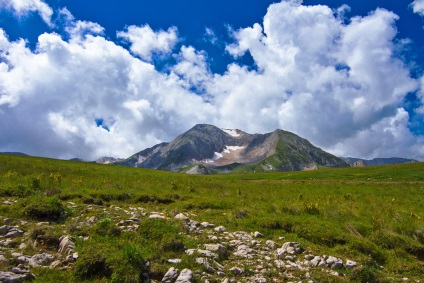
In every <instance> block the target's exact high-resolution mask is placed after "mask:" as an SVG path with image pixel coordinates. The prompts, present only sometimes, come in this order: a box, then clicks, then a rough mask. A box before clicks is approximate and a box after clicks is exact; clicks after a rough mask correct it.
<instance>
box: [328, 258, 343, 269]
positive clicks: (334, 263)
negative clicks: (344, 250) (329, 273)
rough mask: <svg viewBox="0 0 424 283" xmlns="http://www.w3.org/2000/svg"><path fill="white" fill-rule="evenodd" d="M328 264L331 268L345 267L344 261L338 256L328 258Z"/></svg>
mask: <svg viewBox="0 0 424 283" xmlns="http://www.w3.org/2000/svg"><path fill="white" fill-rule="evenodd" d="M326 263H327V266H328V267H330V268H331V269H340V268H342V267H343V261H342V260H341V259H339V258H337V257H333V256H329V257H328V259H327V260H326Z"/></svg>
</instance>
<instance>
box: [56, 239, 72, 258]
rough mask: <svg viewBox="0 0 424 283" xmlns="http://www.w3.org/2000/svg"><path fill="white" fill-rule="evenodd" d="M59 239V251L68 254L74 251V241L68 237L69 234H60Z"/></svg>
mask: <svg viewBox="0 0 424 283" xmlns="http://www.w3.org/2000/svg"><path fill="white" fill-rule="evenodd" d="M59 241H60V243H59V250H58V252H59V253H62V254H68V255H69V254H71V253H72V252H73V251H74V249H75V243H74V242H73V241H72V240H71V239H70V238H69V236H62V237H60V239H59Z"/></svg>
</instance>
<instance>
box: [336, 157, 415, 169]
mask: <svg viewBox="0 0 424 283" xmlns="http://www.w3.org/2000/svg"><path fill="white" fill-rule="evenodd" d="M343 159H344V160H345V161H347V162H349V163H350V164H352V165H353V166H354V167H363V166H380V165H390V164H402V163H412V162H418V161H417V160H414V159H406V158H400V157H391V158H374V159H371V160H367V159H361V158H354V157H343Z"/></svg>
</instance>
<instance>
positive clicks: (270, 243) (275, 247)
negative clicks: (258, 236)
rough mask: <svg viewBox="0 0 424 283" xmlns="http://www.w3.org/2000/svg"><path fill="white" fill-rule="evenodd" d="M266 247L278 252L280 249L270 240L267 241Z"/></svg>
mask: <svg viewBox="0 0 424 283" xmlns="http://www.w3.org/2000/svg"><path fill="white" fill-rule="evenodd" d="M265 245H266V246H267V247H268V248H270V249H271V250H276V249H277V248H278V245H277V243H276V242H274V241H271V240H268V241H266V243H265Z"/></svg>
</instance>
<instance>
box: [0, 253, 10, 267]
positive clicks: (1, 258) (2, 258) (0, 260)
mask: <svg viewBox="0 0 424 283" xmlns="http://www.w3.org/2000/svg"><path fill="white" fill-rule="evenodd" d="M0 264H2V265H9V264H10V261H9V260H8V259H7V258H6V257H5V256H4V255H0Z"/></svg>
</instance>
